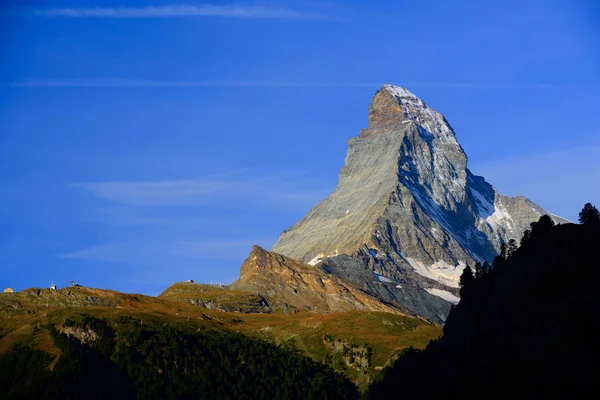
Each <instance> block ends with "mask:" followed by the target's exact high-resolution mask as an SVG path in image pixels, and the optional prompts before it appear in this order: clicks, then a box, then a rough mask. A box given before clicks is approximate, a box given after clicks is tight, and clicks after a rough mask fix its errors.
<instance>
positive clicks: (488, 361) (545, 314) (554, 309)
mask: <svg viewBox="0 0 600 400" xmlns="http://www.w3.org/2000/svg"><path fill="white" fill-rule="evenodd" d="M586 210H587V211H586ZM586 213H587V214H586ZM581 221H582V222H584V224H581V225H576V224H564V225H557V226H555V225H554V223H553V222H552V220H551V219H550V218H549V217H547V216H543V217H542V218H540V220H539V221H538V222H537V223H533V224H532V227H531V230H529V231H527V232H526V234H525V237H524V238H523V240H522V242H521V246H520V247H519V248H518V249H517V248H516V247H515V246H513V248H510V247H509V248H508V249H505V251H504V252H503V253H504V254H503V255H504V257H498V258H496V260H495V261H494V265H493V266H490V267H487V266H484V267H479V266H478V268H476V271H475V274H474V276H473V275H469V274H468V272H467V273H465V274H463V277H462V278H461V283H462V284H463V287H462V289H461V298H462V300H461V302H460V303H459V304H458V305H457V306H456V307H455V308H454V309H453V310H452V311H451V313H450V316H449V318H448V320H447V323H446V326H445V327H444V335H443V337H442V338H441V339H439V340H437V341H433V342H431V343H430V345H429V346H428V347H427V348H426V349H425V350H424V351H416V350H407V351H405V352H404V354H403V355H402V357H400V359H399V360H398V361H397V362H396V363H395V364H394V365H393V366H392V367H390V368H387V369H385V370H384V371H383V372H382V374H381V375H380V377H379V379H378V380H376V382H375V383H374V384H373V385H372V386H371V388H370V391H369V398H372V399H379V398H389V395H390V394H391V393H398V391H399V390H401V391H402V393H403V395H404V396H406V397H407V398H409V397H411V395H415V396H417V395H418V396H419V398H470V397H471V396H477V397H485V398H490V397H491V398H514V397H519V398H526V397H530V398H542V397H544V396H556V395H557V394H564V395H569V396H575V398H577V397H578V394H584V393H586V391H587V390H590V389H592V388H594V387H595V386H596V383H597V378H598V377H597V372H596V369H595V368H594V367H592V366H594V365H596V364H597V361H598V356H600V353H599V346H598V343H599V341H598V335H597V330H596V329H595V328H594V326H595V325H596V319H597V318H598V311H599V310H600V307H599V306H600V301H599V297H598V285H599V284H600V283H599V282H600V279H599V278H600V261H599V260H600V217H599V216H598V211H597V210H596V209H595V208H593V207H591V205H589V204H588V205H586V208H585V209H584V211H583V212H582V218H581ZM591 393H593V392H591ZM586 396H587V395H586Z"/></svg>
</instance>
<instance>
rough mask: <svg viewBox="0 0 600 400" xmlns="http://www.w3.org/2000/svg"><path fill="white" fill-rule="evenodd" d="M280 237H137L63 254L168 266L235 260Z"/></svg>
mask: <svg viewBox="0 0 600 400" xmlns="http://www.w3.org/2000/svg"><path fill="white" fill-rule="evenodd" d="M276 240H277V239H276V238H260V237H259V238H255V239H222V240H215V239H210V240H206V239H190V240H162V241H159V240H154V239H153V240H137V241H127V242H111V243H107V244H103V245H99V246H94V247H90V248H87V249H82V250H76V251H73V252H70V253H66V254H61V255H60V256H59V257H60V258H64V259H76V260H85V261H95V262H104V263H125V264H130V265H137V266H150V265H156V264H158V265H167V262H168V261H173V260H174V259H188V260H210V259H218V260H235V261H238V259H240V257H241V258H243V257H245V256H247V255H248V254H249V253H250V249H251V248H252V246H253V245H255V244H259V245H261V246H265V247H270V246H272V245H273V244H274V243H275V241H276Z"/></svg>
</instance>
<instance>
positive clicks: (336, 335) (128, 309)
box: [0, 285, 441, 387]
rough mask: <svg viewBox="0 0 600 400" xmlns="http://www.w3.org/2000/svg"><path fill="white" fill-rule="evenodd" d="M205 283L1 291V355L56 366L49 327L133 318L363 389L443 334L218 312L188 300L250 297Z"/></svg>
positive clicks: (394, 319)
mask: <svg viewBox="0 0 600 400" xmlns="http://www.w3.org/2000/svg"><path fill="white" fill-rule="evenodd" d="M207 286H208V285H201V286H190V285H183V286H182V285H177V286H175V288H174V289H176V290H171V291H170V292H166V293H163V294H162V295H161V296H160V297H159V298H154V297H149V296H144V295H132V294H123V293H118V292H113V291H104V290H100V289H90V288H84V287H75V288H68V289H62V290H58V291H51V290H48V289H43V290H40V289H29V290H26V291H23V292H20V293H14V294H0V353H3V354H4V353H6V352H7V351H9V350H10V349H11V348H12V347H13V346H14V345H15V344H22V345H24V346H27V347H32V348H34V349H38V350H42V351H44V352H46V353H48V354H50V355H51V358H52V361H51V362H50V365H55V364H56V363H57V362H58V360H60V355H61V349H60V347H59V346H57V345H56V340H55V339H53V336H52V334H51V328H52V327H53V328H54V329H57V330H58V331H60V330H61V329H63V327H64V325H65V323H66V321H69V320H77V319H78V318H80V314H82V313H83V314H85V315H87V316H89V317H93V318H97V319H100V320H102V321H110V322H109V324H117V325H119V324H120V323H121V322H120V321H122V320H125V319H133V320H135V321H139V324H140V325H142V326H147V325H152V326H161V327H162V326H165V327H172V328H174V329H177V330H178V331H182V332H191V334H194V332H196V331H199V330H200V331H203V332H207V331H219V332H228V333H241V334H244V335H247V336H249V337H253V338H256V339H262V340H264V341H267V342H270V343H273V344H276V345H278V346H280V347H282V348H286V349H289V350H292V351H296V352H300V353H301V354H305V355H307V356H309V357H311V358H312V359H313V360H315V361H318V362H324V363H327V364H329V365H330V366H332V367H333V368H334V369H335V370H336V371H339V372H342V373H343V374H345V375H346V376H347V377H349V378H350V379H352V381H353V382H355V383H357V384H358V385H359V386H360V387H364V386H365V385H366V384H367V383H368V381H369V379H370V377H372V376H373V375H374V374H375V373H377V371H379V370H380V369H381V368H382V367H383V366H384V365H385V364H386V363H387V362H388V360H390V358H391V357H393V356H394V355H395V354H396V353H397V352H398V351H399V350H401V349H403V348H406V347H408V346H414V347H417V348H422V347H424V346H425V345H426V344H427V343H428V342H429V340H430V339H432V338H435V337H437V336H439V335H440V333H441V329H440V328H439V327H436V326H432V325H429V324H426V323H424V322H422V321H420V320H416V319H413V318H410V317H405V316H401V315H395V314H389V313H382V312H367V311H349V312H343V313H330V314H316V313H312V312H306V311H300V312H287V313H286V312H284V311H282V310H276V311H275V312H271V313H242V312H223V311H220V310H218V309H214V308H206V307H203V306H199V305H197V304H193V302H190V301H189V299H190V298H192V299H193V298H196V299H202V298H204V299H209V298H212V299H218V300H220V301H221V302H223V299H228V301H230V302H231V303H233V304H238V302H241V303H244V302H245V301H246V300H247V299H248V297H247V296H248V295H249V294H248V293H245V292H236V291H229V290H227V289H221V288H219V289H215V288H214V287H212V288H211V287H207ZM185 287H188V288H189V289H191V290H192V292H190V291H186V290H184V289H185ZM111 326H112V325H111Z"/></svg>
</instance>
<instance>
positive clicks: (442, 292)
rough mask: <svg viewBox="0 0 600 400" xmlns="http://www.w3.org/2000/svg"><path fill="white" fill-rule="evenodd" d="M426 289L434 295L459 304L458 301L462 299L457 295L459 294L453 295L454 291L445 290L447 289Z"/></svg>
mask: <svg viewBox="0 0 600 400" xmlns="http://www.w3.org/2000/svg"><path fill="white" fill-rule="evenodd" d="M425 291H426V292H427V293H429V294H432V295H434V296H437V297H441V298H442V299H444V300H446V301H448V302H450V303H452V304H458V302H459V301H460V297H457V296H455V295H453V294H452V293H450V292H448V291H445V290H441V289H435V288H427V289H425Z"/></svg>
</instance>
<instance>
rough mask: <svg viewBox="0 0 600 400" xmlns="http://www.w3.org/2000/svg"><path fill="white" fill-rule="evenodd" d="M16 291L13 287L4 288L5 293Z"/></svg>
mask: <svg viewBox="0 0 600 400" xmlns="http://www.w3.org/2000/svg"><path fill="white" fill-rule="evenodd" d="M14 292H15V291H14V290H12V288H9V287H7V288H6V289H4V293H14Z"/></svg>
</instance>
